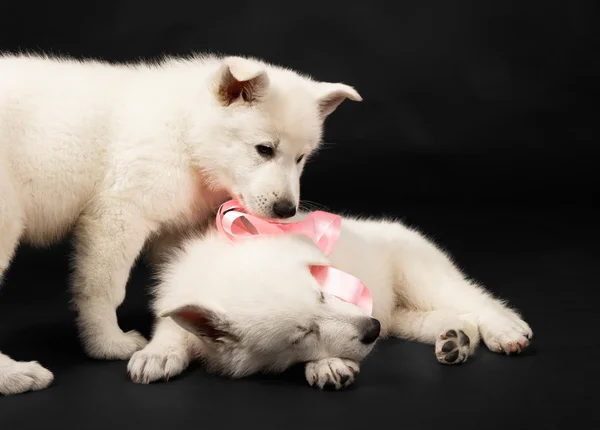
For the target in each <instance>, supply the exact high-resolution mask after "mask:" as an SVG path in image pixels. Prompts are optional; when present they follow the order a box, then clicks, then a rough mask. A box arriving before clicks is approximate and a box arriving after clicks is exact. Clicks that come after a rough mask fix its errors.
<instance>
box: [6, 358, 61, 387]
mask: <svg viewBox="0 0 600 430" xmlns="http://www.w3.org/2000/svg"><path fill="white" fill-rule="evenodd" d="M53 380H54V375H53V374H52V372H50V371H49V370H48V369H46V368H44V367H42V366H41V365H40V364H39V363H38V362H37V361H29V362H24V361H12V360H11V361H10V362H9V363H7V364H5V365H0V394H2V395H4V396H8V395H10V394H19V393H24V392H26V391H38V390H42V389H44V388H46V387H48V386H49V385H50V384H51V383H52V381H53Z"/></svg>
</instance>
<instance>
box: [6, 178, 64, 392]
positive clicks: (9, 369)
mask: <svg viewBox="0 0 600 430" xmlns="http://www.w3.org/2000/svg"><path fill="white" fill-rule="evenodd" d="M9 183H10V182H8V178H7V177H6V175H5V174H4V171H3V170H2V166H0V284H1V283H2V278H3V276H4V274H5V272H6V270H7V269H8V266H9V265H10V262H11V260H12V258H13V255H14V253H15V249H16V247H17V244H18V242H19V237H20V236H21V233H22V231H23V222H22V215H21V211H20V210H19V203H18V200H17V198H16V194H15V193H14V190H13V189H12V187H10V186H9V185H8V184H9ZM53 379H54V376H53V375H52V373H51V372H50V371H48V370H46V369H45V368H43V367H42V366H40V364H38V363H37V362H36V361H30V362H19V361H15V360H13V359H11V358H10V357H8V356H6V355H4V354H2V353H0V394H2V395H9V394H17V393H23V392H25V391H32V390H41V389H43V388H46V387H47V386H48V385H50V384H51V383H52V380H53Z"/></svg>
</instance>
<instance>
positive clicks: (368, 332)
mask: <svg viewBox="0 0 600 430" xmlns="http://www.w3.org/2000/svg"><path fill="white" fill-rule="evenodd" d="M380 331H381V324H380V323H379V321H378V320H376V319H375V318H370V319H369V321H368V322H367V324H366V325H365V328H364V331H363V335H362V337H361V338H360V341H361V342H362V343H364V344H367V345H370V344H372V343H373V342H375V341H376V340H377V338H378V337H379V332H380Z"/></svg>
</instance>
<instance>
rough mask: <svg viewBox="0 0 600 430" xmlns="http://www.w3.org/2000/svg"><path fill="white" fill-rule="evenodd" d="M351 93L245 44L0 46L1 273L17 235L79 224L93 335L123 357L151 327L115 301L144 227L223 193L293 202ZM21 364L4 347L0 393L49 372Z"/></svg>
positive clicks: (28, 236) (162, 227)
mask: <svg viewBox="0 0 600 430" xmlns="http://www.w3.org/2000/svg"><path fill="white" fill-rule="evenodd" d="M346 98H350V99H353V100H360V96H359V95H358V93H357V92H356V91H355V90H354V89H352V88H351V87H348V86H346V85H343V84H334V83H323V82H315V81H313V80H312V79H310V78H308V77H304V76H301V75H299V74H297V73H295V72H293V71H291V70H286V69H283V68H280V67H275V66H272V65H268V64H266V63H264V62H261V61H258V60H254V59H244V58H241V57H224V58H218V57H212V56H205V57H200V56H197V57H192V58H189V59H166V60H165V61H163V62H161V63H157V64H136V65H111V64H107V63H102V62H98V61H74V60H67V59H52V58H42V57H32V56H2V57H0V278H1V277H2V275H3V273H4V272H5V270H6V268H7V267H8V265H9V264H10V261H11V259H12V257H13V254H14V250H15V248H16V246H17V244H18V243H19V242H20V241H22V242H27V243H30V244H34V245H49V244H52V243H54V242H56V241H57V240H58V239H60V238H61V237H63V236H64V235H65V234H67V233H68V232H69V231H71V230H74V231H75V246H76V254H75V256H74V277H73V298H74V304H75V307H76V310H77V311H78V321H77V322H78V327H79V332H80V335H81V338H82V341H83V343H84V346H85V349H86V351H87V353H88V354H89V355H90V356H92V357H95V358H107V359H126V358H129V357H130V356H131V355H132V354H133V353H134V352H135V351H137V350H138V349H140V348H142V347H143V346H144V345H145V344H146V340H145V339H144V338H143V337H142V336H141V335H140V334H139V333H137V332H135V331H132V332H128V333H124V332H123V331H122V330H121V329H120V328H119V325H118V322H117V317H116V312H115V310H116V308H117V307H118V306H119V305H120V303H121V302H122V301H123V299H124V296H125V284H126V282H127V279H128V276H129V272H130V269H131V267H132V265H133V263H134V261H135V260H136V258H137V257H138V255H139V254H140V251H141V250H142V248H143V246H144V245H145V244H146V243H147V242H148V239H149V238H153V239H154V242H153V243H156V244H162V243H164V242H165V241H166V242H168V241H169V239H168V238H169V237H170V235H172V234H174V233H177V232H178V231H185V230H186V229H187V228H189V227H190V226H192V225H195V224H199V223H202V222H204V221H206V219H208V218H210V217H212V216H213V212H214V210H215V209H216V207H218V205H219V204H220V203H221V202H223V201H224V200H226V199H228V198H229V197H236V198H238V199H240V200H241V201H242V202H243V203H244V204H245V205H246V206H247V207H248V208H249V209H250V210H251V211H252V212H254V213H255V214H257V215H262V216H274V215H275V214H274V213H273V210H274V209H273V206H274V203H276V202H279V201H286V202H291V203H292V204H296V205H297V204H298V199H299V177H300V175H301V172H302V169H303V166H304V161H305V160H306V158H307V157H308V156H309V155H310V154H311V153H312V152H314V150H315V149H316V148H317V147H318V146H319V143H320V140H321V135H322V128H323V122H324V120H325V118H326V117H327V115H329V114H330V113H331V112H333V110H335V108H336V107H337V106H338V105H339V104H340V103H341V102H342V101H343V100H344V99H346ZM257 145H263V146H268V147H271V148H272V149H273V154H272V155H269V156H268V157H267V156H265V155H264V154H263V155H261V154H260V153H259V152H258V150H257V148H256V146H257ZM300 156H304V158H303V159H302V160H300ZM149 249H150V250H152V247H151V246H150V247H149ZM26 367H27V366H25V367H24V365H22V364H19V363H16V362H14V361H12V360H9V359H8V357H6V356H4V355H0V393H3V394H11V393H17V392H21V391H24V390H26V389H28V388H30V387H34V388H35V387H37V388H39V387H41V386H42V385H47V383H49V382H50V381H51V378H48V377H47V375H41V376H40V375H38V376H40V377H37V376H36V375H33V376H32V371H31V369H30V367H31V368H32V369H33V372H34V373H35V372H37V370H36V369H37V367H35V366H29V367H27V368H26ZM38 370H39V369H38ZM38 373H42V372H38ZM30 377H31V378H33V380H34V381H36V382H34V383H32V382H31V381H29V379H27V378H30ZM11 381H17V382H11Z"/></svg>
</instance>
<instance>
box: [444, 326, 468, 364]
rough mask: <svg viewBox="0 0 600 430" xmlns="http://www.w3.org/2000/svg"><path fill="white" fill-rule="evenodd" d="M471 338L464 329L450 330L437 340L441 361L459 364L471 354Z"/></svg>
mask: <svg viewBox="0 0 600 430" xmlns="http://www.w3.org/2000/svg"><path fill="white" fill-rule="evenodd" d="M470 345H471V339H469V336H467V334H466V333H465V332H464V331H462V330H448V331H446V332H444V333H442V334H441V335H440V336H439V339H438V341H437V342H436V348H435V349H436V356H437V359H438V361H439V362H440V363H444V364H459V363H462V362H464V361H465V360H466V359H467V358H468V356H469V347H470Z"/></svg>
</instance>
